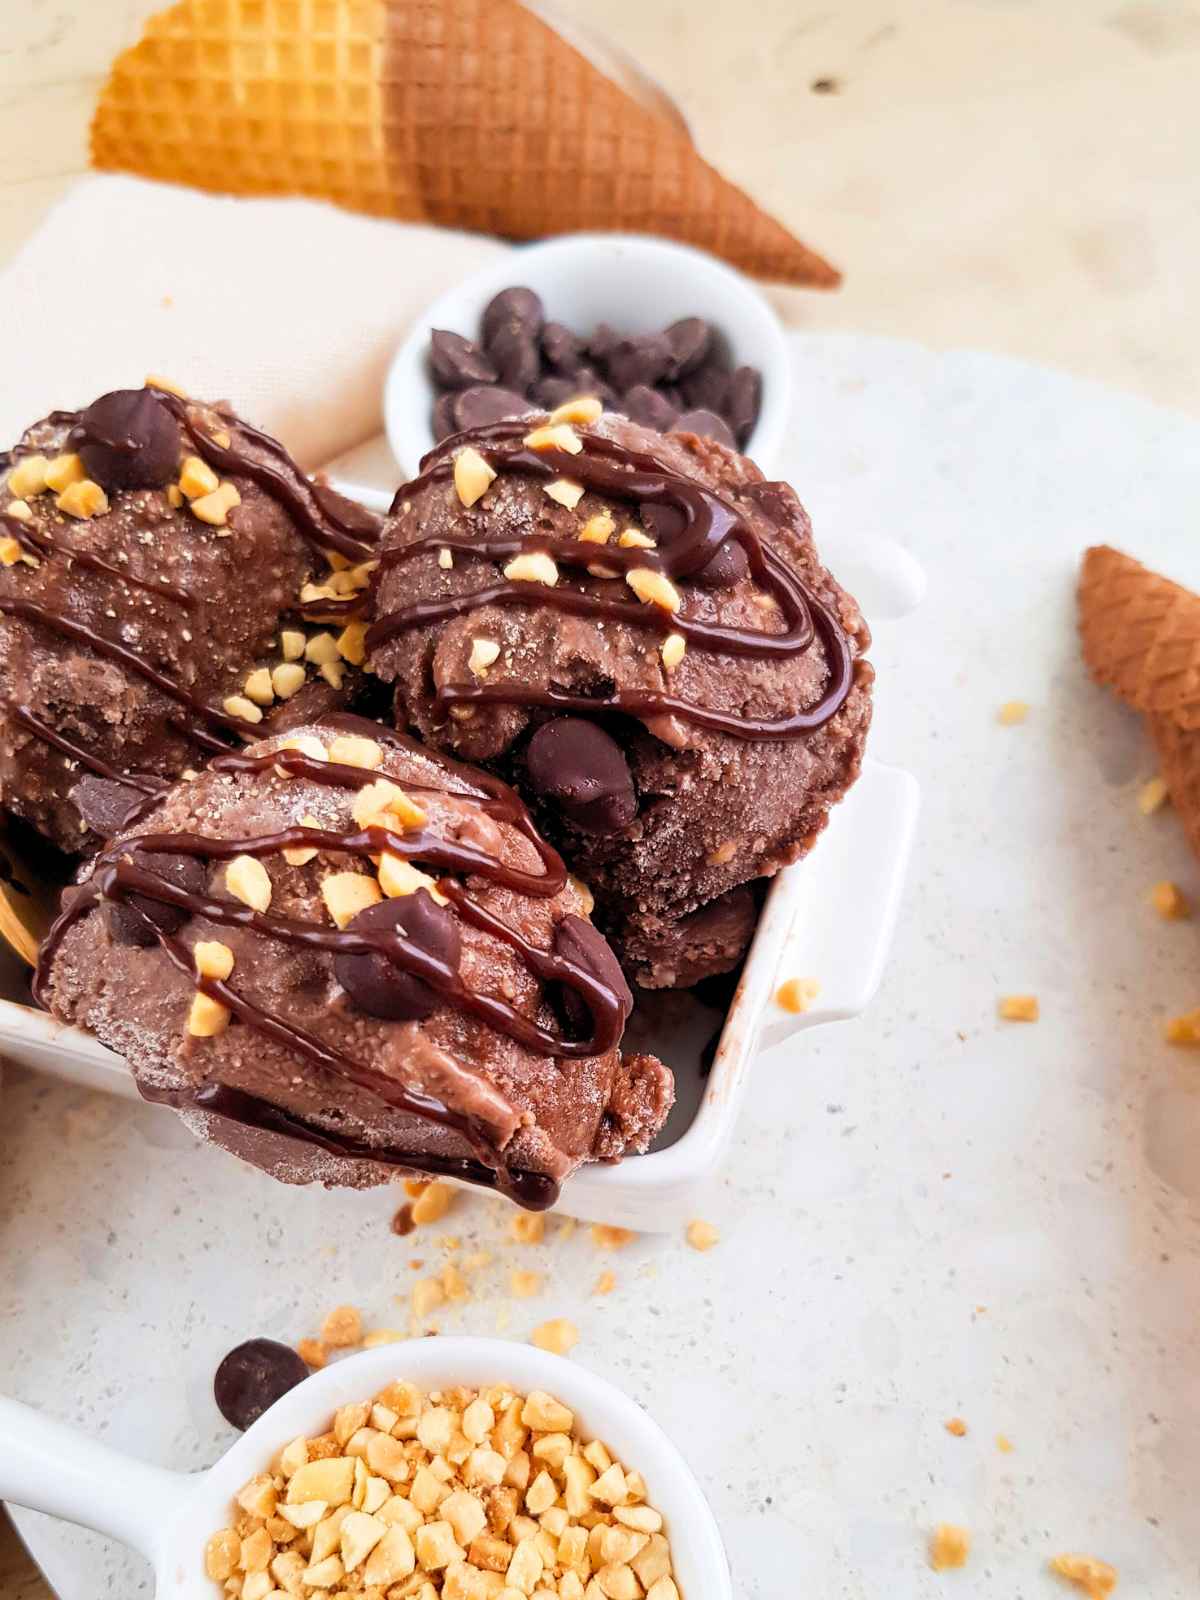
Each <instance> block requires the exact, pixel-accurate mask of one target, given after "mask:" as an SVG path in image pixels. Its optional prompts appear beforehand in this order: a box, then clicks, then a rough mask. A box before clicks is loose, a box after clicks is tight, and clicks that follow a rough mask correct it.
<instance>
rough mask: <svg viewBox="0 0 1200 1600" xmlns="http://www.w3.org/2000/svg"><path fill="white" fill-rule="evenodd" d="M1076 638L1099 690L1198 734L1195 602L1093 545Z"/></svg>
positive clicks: (1199, 602) (1198, 601) (1128, 559)
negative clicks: (1111, 692)
mask: <svg viewBox="0 0 1200 1600" xmlns="http://www.w3.org/2000/svg"><path fill="white" fill-rule="evenodd" d="M1079 631H1080V636H1081V639H1082V642H1083V658H1084V661H1085V662H1086V663H1087V667H1088V670H1089V672H1090V673H1091V674H1092V677H1093V678H1095V680H1096V682H1097V683H1101V684H1105V685H1107V687H1108V688H1110V689H1113V690H1115V691H1116V693H1117V694H1118V695H1120V697H1121V699H1122V700H1125V701H1127V702H1128V703H1129V704H1130V705H1131V706H1133V707H1134V708H1135V709H1136V710H1138V711H1144V712H1146V713H1148V714H1149V715H1150V716H1151V717H1152V718H1159V717H1162V718H1167V719H1170V720H1171V721H1173V722H1174V723H1176V724H1177V725H1178V727H1179V728H1181V729H1185V730H1194V729H1200V595H1197V594H1193V593H1192V591H1191V590H1190V589H1185V588H1183V587H1182V585H1180V584H1178V583H1172V582H1171V580H1170V579H1169V578H1163V577H1160V576H1159V575H1158V573H1156V572H1151V571H1150V569H1149V568H1148V567H1144V566H1142V564H1141V562H1140V561H1135V560H1134V559H1133V558H1132V556H1127V555H1124V554H1122V552H1121V551H1120V550H1114V549H1112V547H1111V546H1109V545H1096V546H1094V547H1093V548H1092V549H1090V550H1088V551H1087V553H1086V554H1085V556H1084V558H1083V568H1082V571H1081V573H1080V578H1079ZM1169 782H1170V780H1169V778H1168V783H1169ZM1172 799H1174V791H1173V790H1172Z"/></svg>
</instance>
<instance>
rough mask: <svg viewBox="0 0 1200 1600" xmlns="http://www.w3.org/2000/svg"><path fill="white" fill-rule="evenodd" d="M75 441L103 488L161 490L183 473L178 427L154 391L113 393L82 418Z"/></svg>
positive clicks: (91, 475) (89, 472)
mask: <svg viewBox="0 0 1200 1600" xmlns="http://www.w3.org/2000/svg"><path fill="white" fill-rule="evenodd" d="M72 439H73V440H74V442H75V445H76V449H77V450H78V452H79V455H80V458H81V459H82V461H83V465H84V470H85V471H86V472H87V475H88V477H89V478H94V479H95V481H96V482H97V483H98V484H99V485H100V486H101V488H104V489H161V488H162V487H163V485H164V484H168V483H170V481H171V479H172V478H173V477H174V476H175V474H176V473H177V472H178V470H179V456H180V448H181V440H180V434H179V424H178V423H177V422H176V420H175V418H174V417H173V416H172V415H171V413H170V412H169V411H168V410H167V408H166V406H164V405H163V403H162V401H161V400H160V399H159V398H158V396H157V395H156V394H154V392H153V391H152V390H150V389H114V390H113V391H112V393H111V394H102V395H101V396H100V398H99V399H98V400H93V401H92V403H91V405H90V406H88V408H87V410H86V411H84V412H82V413H81V414H80V418H79V421H78V422H77V423H76V425H75V428H74V429H73V430H72Z"/></svg>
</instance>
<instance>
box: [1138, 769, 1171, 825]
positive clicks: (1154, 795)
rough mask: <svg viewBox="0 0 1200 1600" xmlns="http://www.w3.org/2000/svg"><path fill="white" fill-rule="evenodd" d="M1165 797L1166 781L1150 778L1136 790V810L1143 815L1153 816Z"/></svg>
mask: <svg viewBox="0 0 1200 1600" xmlns="http://www.w3.org/2000/svg"><path fill="white" fill-rule="evenodd" d="M1167 798H1168V796H1167V785H1166V782H1165V781H1164V780H1163V779H1162V778H1151V779H1150V781H1149V783H1144V784H1143V785H1142V787H1141V788H1140V789H1139V790H1138V797H1137V804H1138V810H1139V811H1140V812H1141V813H1142V815H1143V816H1144V817H1149V816H1153V814H1154V812H1156V811H1157V810H1158V809H1159V807H1160V806H1161V805H1163V803H1164V802H1165V801H1166V799H1167Z"/></svg>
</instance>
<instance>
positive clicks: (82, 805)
mask: <svg viewBox="0 0 1200 1600" xmlns="http://www.w3.org/2000/svg"><path fill="white" fill-rule="evenodd" d="M145 798H146V796H145V795H144V794H143V793H142V791H141V790H140V789H135V788H134V787H133V785H132V784H131V783H121V782H119V781H118V780H117V779H116V778H98V777H96V775H95V774H94V773H92V772H89V773H88V774H87V775H86V776H85V777H82V778H80V780H79V782H78V783H77V784H76V785H75V787H74V788H73V789H72V790H71V799H72V800H73V801H74V803H75V806H76V809H77V810H78V812H79V815H80V816H81V817H82V818H83V820H84V822H86V823H87V825H88V827H89V828H90V829H91V830H92V832H93V833H98V834H99V835H100V837H101V838H102V839H111V838H112V837H113V835H114V834H118V833H120V831H121V829H122V828H123V827H124V826H125V819H126V818H127V817H128V816H129V814H130V812H131V811H133V810H134V809H135V808H136V807H137V806H140V805H141V804H142V802H143V801H144V800H145Z"/></svg>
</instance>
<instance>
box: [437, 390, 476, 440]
mask: <svg viewBox="0 0 1200 1600" xmlns="http://www.w3.org/2000/svg"><path fill="white" fill-rule="evenodd" d="M460 393H462V394H470V393H471V390H470V389H464V390H458V389H451V390H449V391H448V392H447V393H446V394H440V395H438V397H437V400H436V401H435V402H434V406H433V437H434V439H435V440H436V441H437V442H438V443H439V444H440V443H441V441H442V440H443V439H448V438H449V437H450V435H451V434H452V433H457V432H458V423H457V422H456V421H455V418H454V407H455V402H456V401H457V399H458V396H459V394H460Z"/></svg>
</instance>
